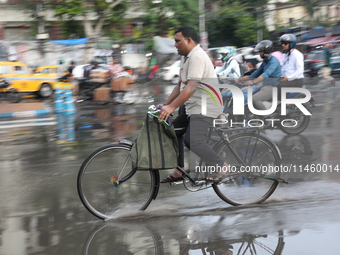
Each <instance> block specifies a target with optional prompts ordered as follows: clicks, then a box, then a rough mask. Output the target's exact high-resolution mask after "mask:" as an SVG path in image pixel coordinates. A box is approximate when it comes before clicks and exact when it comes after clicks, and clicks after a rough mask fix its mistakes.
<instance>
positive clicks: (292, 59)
mask: <svg viewBox="0 0 340 255" xmlns="http://www.w3.org/2000/svg"><path fill="white" fill-rule="evenodd" d="M280 43H281V45H282V50H283V55H282V76H281V77H280V82H281V84H280V87H300V88H301V87H302V86H303V78H304V74H303V73H304V61H303V60H304V58H303V54H302V53H301V52H300V51H299V50H298V49H296V48H295V46H296V36H295V35H293V34H284V35H282V36H281V37H280Z"/></svg>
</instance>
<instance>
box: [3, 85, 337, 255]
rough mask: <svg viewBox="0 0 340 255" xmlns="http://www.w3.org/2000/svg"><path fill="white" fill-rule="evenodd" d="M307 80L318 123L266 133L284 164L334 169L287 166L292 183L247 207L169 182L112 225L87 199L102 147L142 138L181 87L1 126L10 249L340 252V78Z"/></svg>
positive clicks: (18, 252)
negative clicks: (88, 175)
mask: <svg viewBox="0 0 340 255" xmlns="http://www.w3.org/2000/svg"><path fill="white" fill-rule="evenodd" d="M307 86H309V88H310V90H312V91H313V94H314V96H315V101H316V103H315V104H316V106H315V107H314V108H313V109H312V111H313V117H312V119H311V122H310V125H309V127H308V129H307V130H306V131H304V132H303V133H302V135H298V136H287V135H285V134H283V133H282V132H281V131H279V130H267V131H265V132H266V135H267V136H269V137H270V138H271V139H273V140H275V142H276V143H277V144H278V146H279V148H280V150H281V153H282V157H283V163H284V164H294V165H296V166H299V165H306V164H308V165H311V164H320V165H321V164H322V165H324V164H326V165H327V166H332V167H333V171H332V172H330V170H328V171H325V172H324V173H317V172H313V173H312V172H306V171H301V172H300V171H296V172H295V173H294V172H291V173H285V174H284V178H285V179H286V180H288V181H289V184H288V185H284V184H280V186H279V188H278V189H277V190H276V191H275V193H274V194H273V195H272V196H271V197H270V199H268V201H266V202H265V203H264V204H261V205H254V206H242V207H233V206H230V205H228V204H226V203H224V202H223V201H222V200H220V199H219V198H218V197H217V196H216V194H215V193H214V192H213V191H212V190H210V189H208V190H203V191H200V192H187V191H186V190H185V188H184V187H183V186H175V187H174V186H170V185H162V186H161V189H160V194H159V196H158V197H157V200H156V201H154V202H152V203H151V206H150V207H149V208H148V209H147V210H146V211H145V212H143V213H128V214H126V215H124V217H119V218H117V219H114V220H112V221H109V222H107V223H106V224H105V225H103V223H102V222H101V221H99V220H97V219H96V218H94V217H93V216H92V215H90V214H89V213H88V212H87V211H86V210H85V208H84V207H83V205H82V204H81V202H80V200H79V198H78V195H77V191H76V175H77V171H78V169H79V166H80V164H81V162H82V161H83V160H84V159H85V157H86V156H87V155H88V154H89V153H90V152H91V151H92V150H94V149H95V148H96V147H99V146H100V145H104V144H107V143H110V142H114V141H116V140H117V139H119V138H127V139H133V138H134V137H135V136H136V134H137V133H138V129H139V127H140V126H141V123H142V122H143V119H144V117H143V116H144V112H145V109H146V108H147V106H148V105H150V104H152V103H158V102H162V101H163V99H164V96H163V93H168V92H169V91H171V86H169V85H160V86H149V87H147V88H146V87H143V93H142V97H141V99H140V101H139V102H138V104H136V105H110V104H108V105H98V104H94V103H88V102H85V103H82V104H79V105H77V108H78V109H77V114H76V115H75V116H62V115H59V116H55V119H53V120H51V119H49V120H46V125H43V126H33V127H32V126H29V125H25V123H19V124H18V123H16V124H15V125H14V127H11V128H6V125H5V124H1V123H0V127H1V128H0V143H1V147H0V152H1V153H0V164H1V167H0V171H1V178H0V201H1V206H0V215H1V216H2V217H1V218H0V255H12V254H13V255H24V254H39V255H40V254H49V255H53V254H97V255H99V254H229V255H230V254H243V251H245V250H246V249H247V247H248V250H247V251H246V253H245V254H252V253H251V252H253V254H287V255H291V254H299V255H301V254H302V255H303V254H308V255H313V254H318V255H320V254H331V255H332V254H334V255H335V254H339V251H338V239H339V234H340V219H339V211H340V203H339V202H340V198H339V194H340V165H339V173H338V172H337V171H336V170H335V169H336V166H337V165H338V164H340V135H339V133H340V129H339V126H340V113H339V112H340V111H339V109H340V93H339V95H337V94H336V92H337V91H338V90H337V88H340V83H339V81H338V82H337V86H336V89H335V90H329V89H327V87H325V86H324V83H322V81H318V82H316V81H315V80H314V81H313V83H310V84H308V85H307ZM40 121H41V120H40ZM328 169H329V168H328ZM167 174H168V171H162V173H161V175H162V176H165V175H167ZM255 250H256V253H255Z"/></svg>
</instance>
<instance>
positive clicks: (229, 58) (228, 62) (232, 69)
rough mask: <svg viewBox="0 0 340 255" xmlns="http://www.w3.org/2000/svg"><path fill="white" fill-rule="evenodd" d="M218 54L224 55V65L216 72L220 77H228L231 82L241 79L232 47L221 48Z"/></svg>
mask: <svg viewBox="0 0 340 255" xmlns="http://www.w3.org/2000/svg"><path fill="white" fill-rule="evenodd" d="M218 53H220V54H221V55H222V58H221V60H222V62H223V65H222V66H221V67H220V68H218V69H217V70H216V74H217V75H218V76H219V77H228V79H229V80H234V79H237V78H239V77H241V71H240V66H239V63H238V62H237V60H236V59H234V58H233V56H234V54H235V51H234V49H233V48H232V47H229V46H226V47H223V48H221V49H220V50H219V51H218Z"/></svg>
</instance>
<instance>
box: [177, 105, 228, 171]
mask: <svg viewBox="0 0 340 255" xmlns="http://www.w3.org/2000/svg"><path fill="white" fill-rule="evenodd" d="M213 120H214V119H213V118H211V117H206V116H203V115H201V114H192V115H191V116H190V117H188V115H187V114H186V112H185V111H182V110H181V111H180V112H179V115H178V117H177V118H176V119H175V120H174V121H173V122H172V123H173V125H174V127H175V131H176V135H177V139H178V144H179V157H178V166H179V167H184V144H185V146H186V147H187V148H188V149H189V150H190V151H192V152H193V153H195V154H196V155H197V156H198V157H200V158H201V159H202V160H203V161H204V162H205V163H206V165H208V166H216V165H219V166H223V164H224V160H223V159H222V158H221V157H219V156H218V155H217V154H216V152H215V151H214V150H213V149H212V148H211V147H210V145H209V144H207V133H208V129H209V127H211V126H212V124H213Z"/></svg>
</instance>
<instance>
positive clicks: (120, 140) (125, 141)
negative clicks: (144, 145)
mask: <svg viewBox="0 0 340 255" xmlns="http://www.w3.org/2000/svg"><path fill="white" fill-rule="evenodd" d="M118 142H119V144H124V145H128V146H131V147H132V145H134V142H132V141H129V140H126V139H119V140H118Z"/></svg>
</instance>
